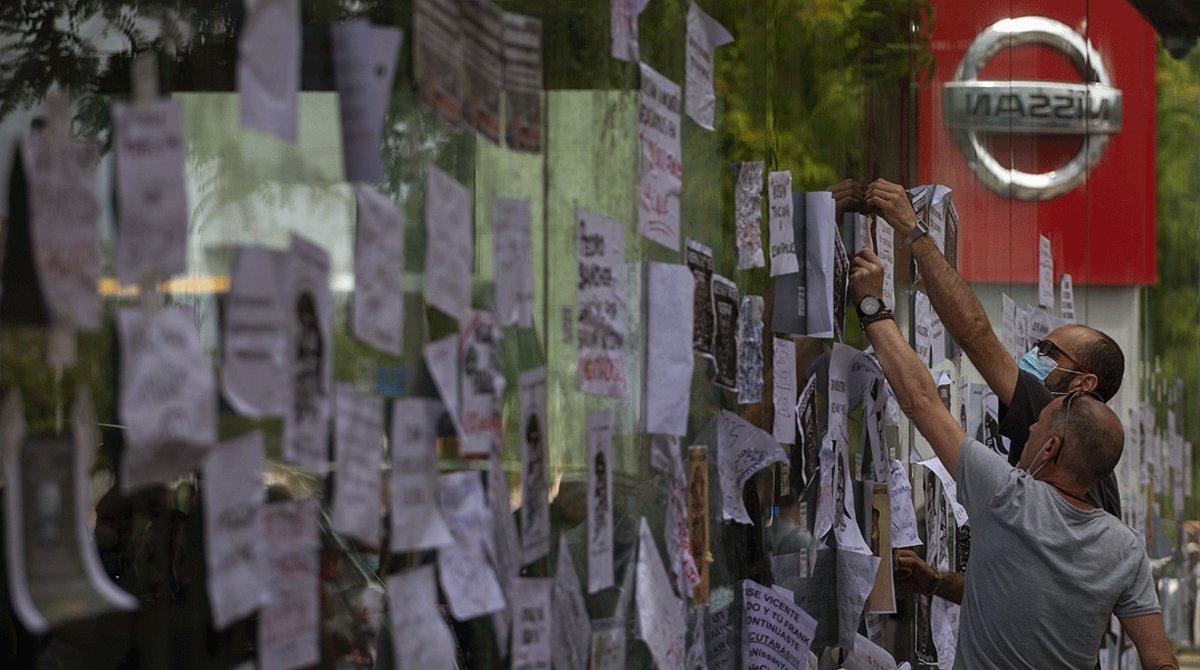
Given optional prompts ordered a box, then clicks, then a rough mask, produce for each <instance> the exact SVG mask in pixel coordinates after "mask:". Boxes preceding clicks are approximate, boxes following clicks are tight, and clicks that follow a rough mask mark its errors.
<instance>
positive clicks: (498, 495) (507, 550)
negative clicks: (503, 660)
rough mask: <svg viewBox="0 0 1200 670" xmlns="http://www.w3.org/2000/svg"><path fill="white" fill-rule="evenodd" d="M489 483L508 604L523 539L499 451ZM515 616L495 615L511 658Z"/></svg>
mask: <svg viewBox="0 0 1200 670" xmlns="http://www.w3.org/2000/svg"><path fill="white" fill-rule="evenodd" d="M486 480H487V481H486V486H487V497H488V508H489V509H490V511H491V513H492V531H493V532H492V542H493V544H492V551H491V559H492V564H493V565H494V566H495V567H496V576H497V578H498V579H499V580H500V590H501V591H503V592H504V600H505V601H506V602H511V598H512V592H513V583H514V581H515V580H516V579H517V577H519V576H520V574H521V537H520V535H519V533H518V532H517V519H516V517H514V516H513V510H512V496H511V495H510V493H509V490H508V473H507V472H505V469H504V462H503V461H502V460H501V457H500V450H499V449H496V450H494V451H493V452H492V453H491V454H489V455H488V470H487V477H486ZM513 612H514V610H512V609H511V608H510V609H508V610H503V611H500V612H496V613H495V614H493V615H492V628H493V632H494V633H495V637H496V644H497V646H498V647H499V648H500V653H501V655H507V654H508V645H509V642H510V640H509V637H510V635H509V633H510V631H511V629H512V625H511V617H512V616H513Z"/></svg>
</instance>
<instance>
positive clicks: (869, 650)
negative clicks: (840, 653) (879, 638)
mask: <svg viewBox="0 0 1200 670" xmlns="http://www.w3.org/2000/svg"><path fill="white" fill-rule="evenodd" d="M843 665H844V666H845V668H846V670H897V668H896V659H894V658H892V655H891V654H889V653H888V652H887V651H886V650H885V649H884V648H883V647H880V646H879V645H877V644H875V643H874V642H872V641H871V640H869V639H867V638H865V637H863V636H862V635H856V636H855V637H854V650H853V651H851V652H850V653H849V655H847V656H846V660H845V662H844V663H843ZM906 665H907V664H906Z"/></svg>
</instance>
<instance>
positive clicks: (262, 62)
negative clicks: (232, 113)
mask: <svg viewBox="0 0 1200 670" xmlns="http://www.w3.org/2000/svg"><path fill="white" fill-rule="evenodd" d="M300 50H301V39H300V2H299V0H248V2H246V16H245V18H244V19H243V21H242V27H241V33H240V36H239V37H238V58H237V90H238V95H239V99H240V102H241V124H242V127H243V128H249V129H251V130H257V131H259V132H261V133H266V134H268V135H274V136H275V137H278V138H279V139H281V140H283V141H284V142H287V143H288V144H295V142H296V128H297V126H298V117H299V109H298V107H297V100H298V98H299V90H300Z"/></svg>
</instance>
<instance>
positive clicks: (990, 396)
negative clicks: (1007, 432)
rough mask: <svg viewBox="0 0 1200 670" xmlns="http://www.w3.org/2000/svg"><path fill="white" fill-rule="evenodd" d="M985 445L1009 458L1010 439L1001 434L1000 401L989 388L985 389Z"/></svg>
mask: <svg viewBox="0 0 1200 670" xmlns="http://www.w3.org/2000/svg"><path fill="white" fill-rule="evenodd" d="M982 404H983V444H984V445H985V446H986V447H987V448H988V449H991V450H992V451H994V452H996V453H997V454H1000V455H1002V456H1005V457H1007V456H1008V438H1007V437H1004V436H1002V435H1001V434H1000V399H999V398H998V397H996V394H995V393H993V392H992V390H991V389H989V388H986V387H985V388H984V389H983V400H982Z"/></svg>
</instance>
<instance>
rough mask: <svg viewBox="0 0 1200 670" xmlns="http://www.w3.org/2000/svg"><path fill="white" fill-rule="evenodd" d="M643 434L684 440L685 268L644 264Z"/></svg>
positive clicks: (687, 397)
mask: <svg viewBox="0 0 1200 670" xmlns="http://www.w3.org/2000/svg"><path fill="white" fill-rule="evenodd" d="M646 283H647V300H646V302H647V303H648V304H647V307H646V313H647V322H648V323H647V342H646V432H648V433H655V434H659V435H683V434H685V433H686V432H687V420H688V407H689V406H690V403H691V398H692V361H693V356H692V344H693V339H692V333H691V330H690V326H691V325H692V308H693V306H694V301H693V299H692V298H693V296H692V291H693V290H694V288H695V279H694V277H693V276H692V273H691V272H690V271H689V270H688V268H687V266H686V265H678V264H675V263H648V264H647V265H646Z"/></svg>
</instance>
